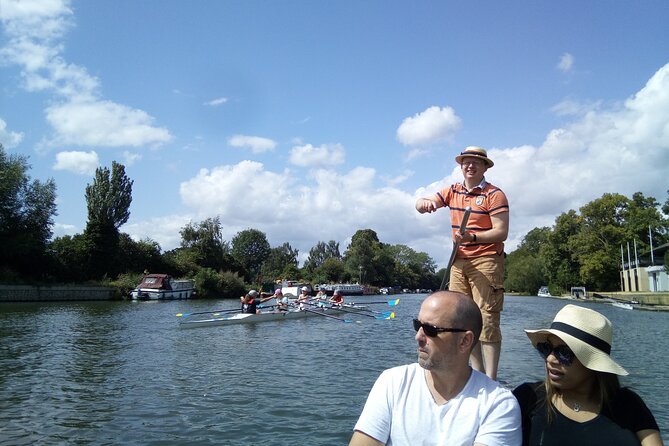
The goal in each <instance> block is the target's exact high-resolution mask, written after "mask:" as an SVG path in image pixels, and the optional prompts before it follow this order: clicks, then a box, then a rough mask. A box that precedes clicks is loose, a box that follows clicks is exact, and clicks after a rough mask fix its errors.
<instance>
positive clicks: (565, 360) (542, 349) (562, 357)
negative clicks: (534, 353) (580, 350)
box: [537, 342, 576, 365]
mask: <svg viewBox="0 0 669 446" xmlns="http://www.w3.org/2000/svg"><path fill="white" fill-rule="evenodd" d="M537 350H538V351H539V354H540V355H541V357H542V358H544V359H548V356H550V354H551V353H552V354H553V355H554V356H555V357H556V358H557V360H558V362H559V363H560V364H562V365H571V363H572V362H574V358H575V357H576V355H574V352H572V351H571V349H570V348H569V347H568V346H566V345H558V346H557V347H553V346H552V345H551V344H550V342H539V343H538V344H537Z"/></svg>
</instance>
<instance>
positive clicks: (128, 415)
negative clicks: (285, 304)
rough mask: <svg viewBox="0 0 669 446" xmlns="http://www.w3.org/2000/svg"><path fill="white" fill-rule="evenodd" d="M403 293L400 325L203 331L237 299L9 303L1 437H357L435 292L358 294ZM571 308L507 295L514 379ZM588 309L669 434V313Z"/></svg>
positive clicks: (509, 372)
mask: <svg viewBox="0 0 669 446" xmlns="http://www.w3.org/2000/svg"><path fill="white" fill-rule="evenodd" d="M397 297H399V298H400V299H401V300H400V303H399V305H396V306H393V307H389V306H388V305H385V304H375V305H374V308H375V309H378V310H379V311H387V310H391V309H392V310H395V312H396V318H395V319H394V320H376V319H372V318H360V317H358V318H356V319H357V320H360V323H355V322H354V323H342V322H340V321H337V320H333V319H326V318H322V317H318V316H314V317H313V318H307V319H300V320H288V321H283V322H282V321H277V322H267V323H263V324H255V325H254V324H250V325H235V326H228V327H206V328H205V327H201V328H194V329H183V328H180V327H179V325H178V321H179V320H180V318H178V317H176V316H175V314H176V313H186V312H194V311H209V310H215V309H222V308H232V307H235V306H236V302H234V301H231V300H220V301H212V300H192V301H170V302H76V303H75V302H72V303H70V302H64V303H49V304H32V303H31V304H1V305H0V444H3V445H4V444H8V445H33V444H48V445H52V444H76V445H88V444H94V445H118V444H137V445H181V444H190V445H209V444H221V445H242V444H243V445H296V444H311V445H338V444H347V443H348V440H349V439H350V436H351V433H352V428H353V425H354V424H355V422H356V420H357V418H358V415H359V414H360V410H361V409H362V406H363V404H364V402H365V399H366V397H367V393H368V391H369V389H370V387H371V386H372V384H373V383H374V380H375V379H376V377H377V376H378V374H379V373H380V372H381V371H382V370H383V369H385V368H387V367H392V366H395V365H400V364H405V363H409V362H414V361H415V360H416V344H415V341H414V334H415V332H414V331H413V329H412V327H411V318H412V317H414V316H415V315H416V314H417V313H418V309H419V306H420V302H421V301H422V299H424V297H425V295H410V294H409V295H399V296H369V297H367V296H366V297H360V298H357V299H355V300H356V301H357V302H365V301H370V300H371V301H386V300H390V299H395V298H397ZM567 303H569V302H568V301H564V300H559V299H548V298H537V297H522V296H507V298H506V302H505V311H504V312H503V314H502V324H503V335H504V343H503V351H502V357H501V360H500V372H499V378H500V380H501V381H502V382H503V383H504V384H505V385H506V386H508V387H515V386H516V385H518V384H520V383H522V382H524V381H535V380H540V379H542V377H543V366H542V361H541V359H540V357H539V356H538V354H537V353H535V352H534V350H533V349H532V348H531V345H530V343H529V341H528V339H527V337H526V336H525V334H524V332H523V328H545V327H547V326H548V325H549V324H550V322H551V320H552V319H553V316H554V315H555V313H557V311H558V310H559V309H560V308H562V306H564V305H565V304H567ZM581 305H583V306H586V307H591V308H594V309H596V310H597V311H600V312H601V313H603V314H605V315H606V316H607V317H608V318H609V319H610V320H611V321H612V323H613V325H614V345H613V352H612V356H613V357H614V359H616V360H617V361H618V362H619V363H620V364H622V365H623V366H624V367H625V368H627V370H628V371H629V372H630V376H628V377H623V378H622V383H623V385H625V386H630V387H632V388H633V389H634V390H635V391H636V392H637V393H639V394H640V395H641V396H642V398H643V399H644V401H645V402H646V404H647V405H648V406H649V407H650V408H651V410H652V411H653V413H654V415H655V417H656V419H657V421H658V424H659V425H660V429H661V430H662V431H663V432H662V434H663V438H664V440H665V442H667V439H668V438H669V436H668V435H667V431H668V430H669V409H667V408H666V404H665V403H666V397H667V391H666V388H667V380H666V378H665V372H666V369H667V365H668V364H669V360H668V359H667V356H666V354H667V352H669V313H655V312H646V311H637V310H634V311H629V310H623V309H619V308H615V307H612V306H610V305H607V304H597V303H581ZM347 316H348V315H347ZM191 317H195V316H191ZM353 318H354V317H350V318H349V319H353ZM363 319H364V320H363Z"/></svg>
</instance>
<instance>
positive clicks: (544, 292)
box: [537, 286, 552, 297]
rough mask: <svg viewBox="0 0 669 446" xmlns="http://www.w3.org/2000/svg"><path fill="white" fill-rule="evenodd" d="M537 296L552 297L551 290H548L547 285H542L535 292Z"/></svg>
mask: <svg viewBox="0 0 669 446" xmlns="http://www.w3.org/2000/svg"><path fill="white" fill-rule="evenodd" d="M537 296H539V297H552V295H551V292H550V291H548V287H547V286H542V287H541V288H539V291H538V292H537Z"/></svg>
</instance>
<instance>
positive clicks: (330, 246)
mask: <svg viewBox="0 0 669 446" xmlns="http://www.w3.org/2000/svg"><path fill="white" fill-rule="evenodd" d="M330 258H335V259H341V253H340V252H339V243H337V242H336V241H334V240H330V241H329V242H328V243H325V242H318V243H317V244H316V246H314V247H313V248H311V249H310V250H309V257H307V260H306V261H305V262H304V269H305V270H307V271H315V270H316V269H318V268H319V267H320V266H321V265H323V263H325V261H326V260H327V259H330Z"/></svg>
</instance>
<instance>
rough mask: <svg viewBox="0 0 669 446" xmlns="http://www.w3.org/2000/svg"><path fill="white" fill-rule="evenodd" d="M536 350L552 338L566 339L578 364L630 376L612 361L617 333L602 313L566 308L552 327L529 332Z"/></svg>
mask: <svg viewBox="0 0 669 446" xmlns="http://www.w3.org/2000/svg"><path fill="white" fill-rule="evenodd" d="M525 333H527V337H528V338H530V341H532V345H534V346H535V347H536V346H537V344H538V343H540V342H545V341H546V339H547V338H548V335H551V334H552V335H555V336H557V337H558V338H560V339H562V340H563V341H564V343H565V344H567V346H568V347H569V348H570V349H571V351H573V352H574V354H575V355H576V357H577V358H578V360H579V361H580V362H581V364H583V365H584V366H585V367H587V368H589V369H590V370H596V371H599V372H606V373H614V374H616V375H628V373H627V370H625V369H624V368H622V367H621V366H619V365H618V364H617V363H616V362H615V361H614V360H613V359H611V341H612V340H613V329H612V327H611V321H609V320H608V319H607V318H606V317H604V316H603V315H601V314H599V313H598V312H596V311H594V310H591V309H589V308H583V307H579V306H578V305H571V304H570V305H565V306H564V307H563V308H562V309H561V310H560V311H558V314H556V315H555V319H553V323H551V327H550V328H547V329H543V330H525Z"/></svg>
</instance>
